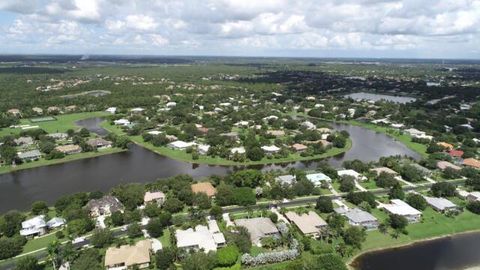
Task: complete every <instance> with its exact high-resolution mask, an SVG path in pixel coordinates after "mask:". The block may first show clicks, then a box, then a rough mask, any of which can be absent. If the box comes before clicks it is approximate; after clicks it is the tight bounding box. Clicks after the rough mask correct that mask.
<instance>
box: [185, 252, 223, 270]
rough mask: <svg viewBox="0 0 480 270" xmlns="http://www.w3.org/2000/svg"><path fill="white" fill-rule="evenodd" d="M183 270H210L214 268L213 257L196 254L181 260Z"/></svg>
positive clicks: (201, 253)
mask: <svg viewBox="0 0 480 270" xmlns="http://www.w3.org/2000/svg"><path fill="white" fill-rule="evenodd" d="M181 263H182V268H183V270H210V269H213V268H214V267H215V255H212V254H205V253H204V252H196V253H193V254H191V255H189V256H187V257H186V258H185V259H184V260H182V262H181Z"/></svg>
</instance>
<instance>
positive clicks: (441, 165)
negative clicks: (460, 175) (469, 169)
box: [437, 160, 462, 171]
mask: <svg viewBox="0 0 480 270" xmlns="http://www.w3.org/2000/svg"><path fill="white" fill-rule="evenodd" d="M437 168H438V169H440V170H442V171H443V170H445V169H446V168H451V169H453V170H455V171H459V170H461V169H462V168H461V167H459V166H457V165H455V164H452V163H450V162H448V161H445V160H441V161H438V162H437Z"/></svg>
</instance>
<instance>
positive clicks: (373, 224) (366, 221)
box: [335, 207, 379, 230]
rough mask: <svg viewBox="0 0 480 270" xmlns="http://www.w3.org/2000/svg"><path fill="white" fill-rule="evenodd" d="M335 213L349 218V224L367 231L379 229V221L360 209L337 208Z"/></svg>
mask: <svg viewBox="0 0 480 270" xmlns="http://www.w3.org/2000/svg"><path fill="white" fill-rule="evenodd" d="M335 212H336V213H338V214H340V215H343V216H344V217H346V218H347V220H348V223H349V224H350V225H352V226H362V227H364V228H365V229H367V230H373V229H376V228H377V227H378V224H379V222H378V219H377V218H376V217H374V216H373V215H372V214H370V213H368V212H367V211H364V210H362V209H360V208H352V209H350V208H346V207H339V208H335Z"/></svg>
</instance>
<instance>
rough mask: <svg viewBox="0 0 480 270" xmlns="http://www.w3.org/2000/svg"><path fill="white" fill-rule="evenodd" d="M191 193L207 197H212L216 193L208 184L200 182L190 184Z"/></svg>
mask: <svg viewBox="0 0 480 270" xmlns="http://www.w3.org/2000/svg"><path fill="white" fill-rule="evenodd" d="M191 187H192V192H193V193H205V194H207V196H208V197H213V196H215V194H216V193H217V189H215V187H213V185H212V184H211V183H210V182H200V183H195V184H192V186H191Z"/></svg>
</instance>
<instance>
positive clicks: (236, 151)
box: [230, 146, 245, 154]
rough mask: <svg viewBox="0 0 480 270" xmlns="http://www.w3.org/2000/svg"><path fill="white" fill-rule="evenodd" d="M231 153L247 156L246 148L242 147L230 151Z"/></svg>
mask: <svg viewBox="0 0 480 270" xmlns="http://www.w3.org/2000/svg"><path fill="white" fill-rule="evenodd" d="M230 153H232V154H235V153H237V154H245V147H243V146H241V147H234V148H232V149H230Z"/></svg>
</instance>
